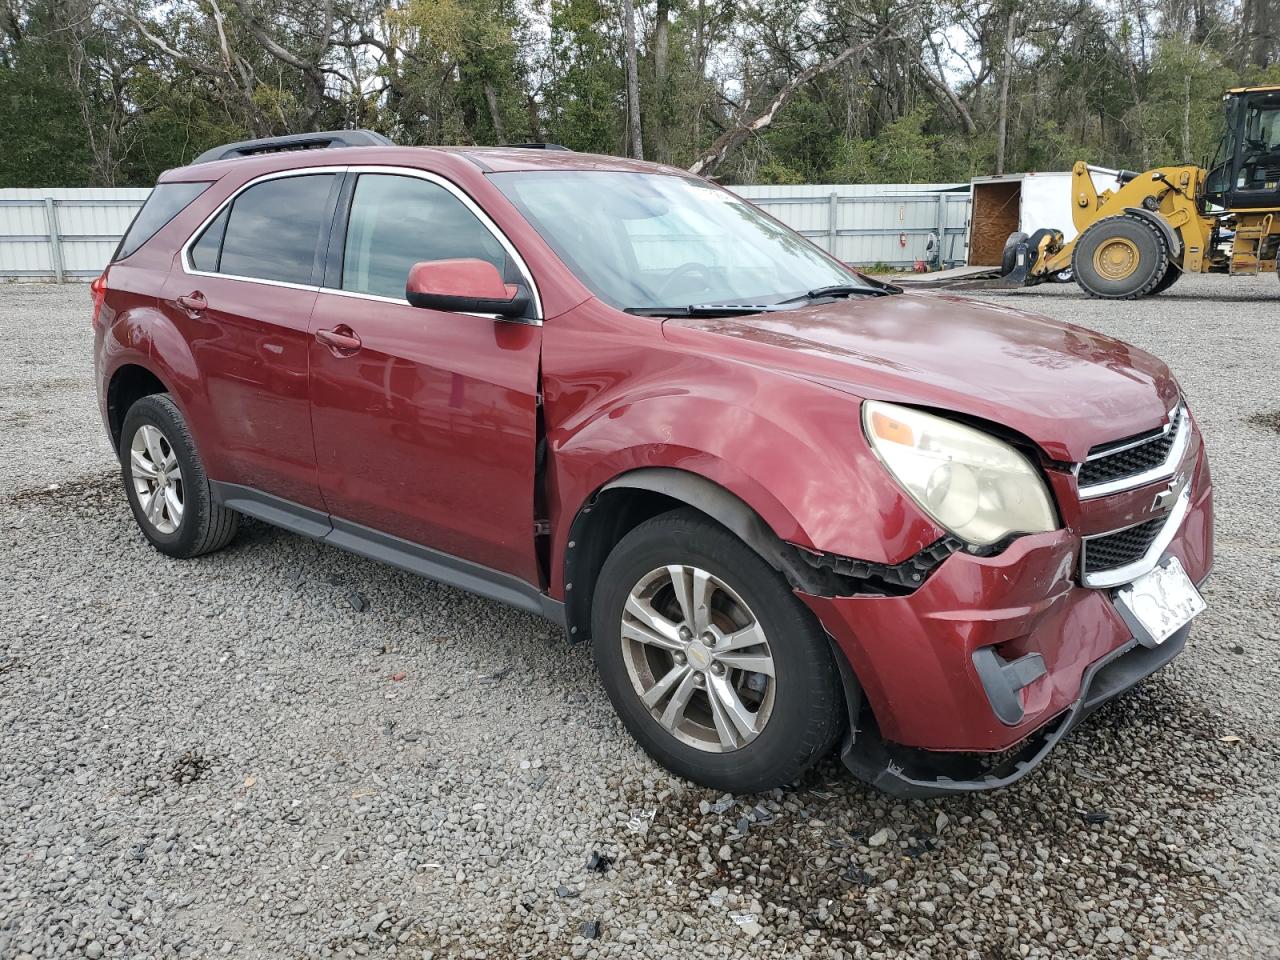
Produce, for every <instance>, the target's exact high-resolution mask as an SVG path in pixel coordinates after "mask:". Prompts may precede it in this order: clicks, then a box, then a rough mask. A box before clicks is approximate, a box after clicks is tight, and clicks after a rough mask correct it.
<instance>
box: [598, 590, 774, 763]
mask: <svg viewBox="0 0 1280 960" xmlns="http://www.w3.org/2000/svg"><path fill="white" fill-rule="evenodd" d="M622 656H623V662H624V663H625V664H626V668H627V674H628V675H629V677H630V679H631V684H632V686H633V687H634V688H635V692H636V694H637V695H638V696H639V697H640V699H641V701H642V702H643V703H644V705H645V707H646V708H647V709H648V710H649V713H650V715H651V716H652V717H653V718H654V719H655V720H657V721H658V723H660V724H661V725H662V726H663V727H665V728H666V729H667V731H668V732H669V733H670V734H671V735H672V736H674V737H676V738H677V739H678V740H680V741H681V742H682V743H686V744H688V745H689V746H692V747H696V748H697V749H699V750H705V751H707V752H709V753H726V752H728V751H731V750H738V749H741V748H742V747H745V746H746V745H747V744H749V743H751V741H753V740H755V739H756V737H758V736H759V735H760V734H761V732H762V731H763V730H764V727H765V724H767V723H768V722H769V715H770V713H771V712H772V710H773V704H774V696H775V687H776V682H775V670H774V662H773V655H772V653H771V652H770V649H769V641H768V639H767V637H766V636H765V633H764V629H763V628H762V627H761V625H760V622H759V620H757V619H756V616H755V614H753V613H752V612H751V608H750V607H749V606H747V604H746V603H745V602H744V601H743V600H742V598H741V597H739V596H738V595H737V594H736V593H735V592H734V591H733V589H732V588H730V587H729V586H728V585H727V584H726V583H725V582H724V581H722V580H721V579H719V578H718V577H716V576H714V575H712V574H710V573H708V572H707V571H705V570H701V569H699V568H698V567H693V566H684V565H678V564H674V565H670V566H666V567H660V568H659V569H657V570H653V571H651V572H649V573H648V574H646V575H645V576H644V577H642V578H641V579H640V582H639V583H637V584H636V585H635V587H634V588H632V590H631V592H630V593H629V594H628V596H627V603H626V609H625V611H624V612H623V615H622Z"/></svg>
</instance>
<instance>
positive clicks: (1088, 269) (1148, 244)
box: [1071, 214, 1176, 300]
mask: <svg viewBox="0 0 1280 960" xmlns="http://www.w3.org/2000/svg"><path fill="white" fill-rule="evenodd" d="M1071 269H1072V270H1073V271H1074V272H1075V276H1076V283H1078V284H1079V285H1080V287H1081V289H1082V290H1084V292H1085V293H1087V294H1089V296H1091V297H1100V298H1102V299H1104V300H1134V299H1137V298H1138V297H1143V296H1146V295H1147V294H1150V293H1153V292H1156V289H1157V288H1158V287H1159V286H1160V283H1161V281H1163V280H1164V278H1165V276H1166V274H1167V273H1168V271H1169V270H1170V269H1171V268H1170V266H1169V246H1168V244H1167V243H1166V242H1165V239H1164V234H1163V233H1161V231H1160V228H1159V227H1158V226H1156V225H1155V224H1154V223H1152V222H1151V221H1149V220H1147V219H1146V218H1144V217H1138V216H1134V215H1132V214H1124V215H1122V216H1118V217H1107V218H1106V219H1105V220H1099V221H1098V222H1097V223H1095V224H1093V225H1092V226H1090V227H1089V228H1088V229H1086V230H1085V231H1084V233H1082V234H1081V235H1080V236H1079V237H1078V238H1077V239H1076V245H1075V249H1074V250H1073V251H1072V254H1071ZM1172 269H1176V268H1172Z"/></svg>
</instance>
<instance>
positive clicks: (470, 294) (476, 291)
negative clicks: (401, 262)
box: [404, 259, 529, 318]
mask: <svg viewBox="0 0 1280 960" xmlns="http://www.w3.org/2000/svg"><path fill="white" fill-rule="evenodd" d="M404 296H405V299H406V300H408V301H409V303H410V304H412V305H413V306H415V307H425V308H426V309H428V310H448V311H452V312H455V313H495V314H497V315H498V316H500V317H517V318H518V317H525V316H527V315H528V310H529V292H528V291H527V290H525V288H524V287H523V286H522V285H521V284H517V283H503V281H502V274H500V273H499V272H498V268H497V267H495V266H494V265H493V264H492V263H490V262H489V261H487V260H471V259H468V260H424V261H423V262H422V263H415V264H414V265H413V267H412V268H411V269H410V270H409V280H408V282H406V283H405V287H404Z"/></svg>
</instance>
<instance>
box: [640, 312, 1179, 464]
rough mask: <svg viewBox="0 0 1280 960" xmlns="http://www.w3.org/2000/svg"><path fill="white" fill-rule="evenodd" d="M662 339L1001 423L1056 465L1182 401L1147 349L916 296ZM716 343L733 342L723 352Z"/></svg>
mask: <svg viewBox="0 0 1280 960" xmlns="http://www.w3.org/2000/svg"><path fill="white" fill-rule="evenodd" d="M1118 309H1122V308H1119V307H1118ZM663 333H664V335H665V336H666V337H667V338H668V339H670V340H672V341H673V342H685V343H687V344H689V345H690V346H692V347H694V348H695V349H699V350H712V349H714V350H716V352H717V353H719V354H720V355H730V356H733V357H735V358H737V359H738V360H740V361H745V362H749V363H756V364H760V365H764V366H769V367H772V368H774V369H779V370H783V371H786V372H788V373H791V374H794V375H797V376H801V377H804V378H806V379H809V380H816V381H819V382H823V383H826V384H829V385H831V386H833V387H835V388H836V389H840V390H843V391H845V392H848V393H853V394H856V395H857V396H859V397H862V398H865V399H878V400H892V401H898V402H905V403H911V404H916V405H920V406H926V407H932V408H936V409H941V410H950V411H955V412H957V413H961V414H966V415H969V416H972V417H978V418H981V419H984V420H988V421H992V422H994V423H997V424H1001V425H1004V426H1006V427H1008V428H1011V429H1013V430H1016V431H1018V432H1019V433H1021V434H1023V435H1025V436H1027V437H1029V438H1030V439H1031V440H1032V441H1034V442H1035V443H1036V444H1038V445H1039V446H1040V447H1041V448H1042V449H1043V450H1044V451H1045V453H1047V454H1048V455H1049V456H1050V457H1052V458H1053V459H1055V460H1064V461H1079V460H1083V459H1084V457H1085V455H1086V454H1087V453H1088V451H1089V448H1090V447H1093V446H1095V445H1097V444H1099V443H1104V442H1107V441H1109V440H1117V439H1120V438H1123V437H1128V436H1132V435H1133V434H1136V433H1141V432H1142V431H1144V430H1149V429H1151V428H1153V427H1156V426H1159V425H1161V424H1162V423H1164V421H1165V418H1166V416H1167V414H1168V412H1169V410H1170V409H1171V408H1172V407H1173V406H1174V404H1175V403H1176V402H1177V397H1178V386H1177V384H1176V382H1175V381H1174V379H1173V376H1172V375H1171V374H1170V373H1169V369H1168V368H1167V367H1166V366H1165V365H1164V364H1163V363H1162V362H1161V361H1159V360H1157V359H1156V358H1155V357H1153V356H1151V355H1150V354H1149V353H1146V352H1144V351H1142V350H1139V349H1137V348H1136V347H1132V346H1130V345H1129V344H1127V343H1123V342H1122V341H1119V340H1115V339H1112V338H1111V337H1107V336H1103V335H1102V334H1099V333H1095V332H1093V331H1091V330H1086V329H1084V328H1083V327H1077V326H1074V325H1072V324H1067V323H1059V322H1057V321H1055V320H1050V319H1048V318H1047V317H1041V316H1036V315H1035V314H1030V313H1025V312H1023V311H1021V310H1015V309H1012V308H1010V307H1005V306H998V305H992V304H986V303H980V302H977V301H973V300H967V299H964V298H962V297H954V296H937V295H921V294H910V293H905V294H896V295H893V296H886V297H866V298H850V299H847V300H838V301H834V302H830V303H826V304H814V305H811V306H806V307H802V308H801V309H798V310H793V311H785V312H773V313H760V314H753V315H749V316H741V317H724V318H720V317H717V318H698V317H688V318H686V317H679V318H673V319H671V320H668V321H666V322H665V323H664V325H663ZM708 335H712V336H715V337H717V338H727V339H728V340H731V341H733V343H732V344H726V343H723V342H722V343H720V344H717V345H715V347H712V346H711V345H709V344H707V343H706V337H707V336H708Z"/></svg>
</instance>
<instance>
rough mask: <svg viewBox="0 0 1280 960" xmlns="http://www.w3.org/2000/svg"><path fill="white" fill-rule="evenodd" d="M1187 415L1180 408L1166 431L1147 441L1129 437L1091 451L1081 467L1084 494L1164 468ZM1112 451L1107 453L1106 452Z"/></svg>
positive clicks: (1153, 435) (1151, 436)
mask: <svg viewBox="0 0 1280 960" xmlns="http://www.w3.org/2000/svg"><path fill="white" fill-rule="evenodd" d="M1185 421H1186V415H1185V414H1184V413H1183V411H1182V408H1181V407H1179V408H1178V409H1177V410H1175V411H1174V413H1173V416H1172V417H1171V418H1170V423H1169V428H1168V429H1166V430H1159V431H1153V432H1152V433H1151V434H1150V435H1148V437H1147V439H1142V438H1141V435H1139V436H1138V437H1130V438H1129V439H1128V440H1120V441H1117V442H1115V443H1109V444H1104V445H1102V446H1100V447H1094V448H1093V450H1091V451H1090V452H1089V459H1088V460H1086V461H1085V462H1084V463H1082V464H1081V465H1080V474H1079V480H1078V482H1079V485H1080V488H1081V489H1082V490H1083V489H1085V488H1088V487H1092V486H1096V485H1098V484H1101V483H1110V482H1112V481H1114V480H1124V479H1126V478H1128V477H1136V476H1139V475H1141V474H1144V473H1146V472H1147V471H1148V470H1155V469H1157V468H1158V467H1162V466H1164V464H1165V462H1166V461H1167V460H1168V459H1169V453H1170V451H1171V450H1172V449H1173V445H1174V444H1175V443H1176V442H1177V440H1178V437H1179V435H1180V434H1181V432H1182V431H1183V429H1185V427H1186V422H1185ZM1113 448H1119V449H1115V452H1114V453H1108V452H1107V450H1108V449H1113Z"/></svg>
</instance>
